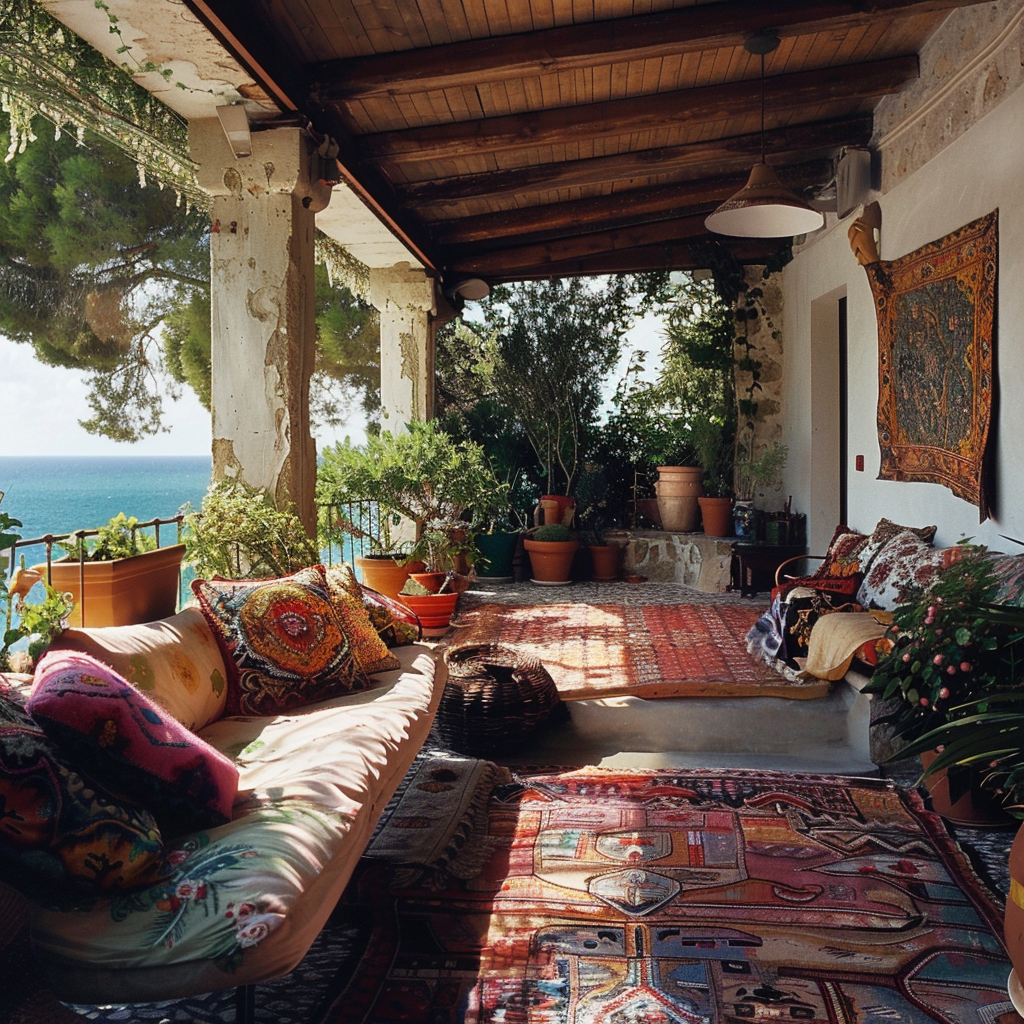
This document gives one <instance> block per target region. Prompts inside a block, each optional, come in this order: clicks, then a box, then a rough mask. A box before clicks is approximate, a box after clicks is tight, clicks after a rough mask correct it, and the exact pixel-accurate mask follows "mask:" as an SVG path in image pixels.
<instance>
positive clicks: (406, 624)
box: [359, 583, 423, 647]
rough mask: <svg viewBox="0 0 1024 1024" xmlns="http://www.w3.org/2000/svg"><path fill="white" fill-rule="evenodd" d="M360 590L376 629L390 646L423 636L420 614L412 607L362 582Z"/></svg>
mask: <svg viewBox="0 0 1024 1024" xmlns="http://www.w3.org/2000/svg"><path fill="white" fill-rule="evenodd" d="M359 590H360V592H361V593H362V595H363V604H364V605H366V610H367V611H368V612H369V614H370V621H371V622H372V623H373V626H374V629H376V630H377V632H378V633H379V634H380V638H381V639H382V640H383V641H384V643H385V644H387V645H388V647H401V646H402V645H403V644H412V643H415V642H416V641H417V640H419V639H420V638H421V637H422V636H423V629H422V627H421V626H420V620H419V616H418V615H417V614H416V613H415V612H414V611H413V610H412V609H411V608H409V607H407V606H406V605H404V604H402V602H401V601H396V600H395V599H394V598H392V597H387V596H386V595H384V594H379V593H378V592H377V591H376V590H371V589H370V588H369V587H367V586H365V585H364V584H362V583H360V584H359Z"/></svg>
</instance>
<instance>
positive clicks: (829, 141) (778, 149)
mask: <svg viewBox="0 0 1024 1024" xmlns="http://www.w3.org/2000/svg"><path fill="white" fill-rule="evenodd" d="M871 131H872V118H871V116H870V115H868V116H865V117H856V118H849V119H845V120H839V121H825V122H818V123H809V124H802V125H796V126H794V127H792V128H785V129H780V130H779V131H775V132H767V133H766V134H765V146H766V149H767V151H768V154H769V158H770V159H779V158H781V157H783V156H784V155H785V154H787V153H792V152H799V151H807V150H812V151H813V150H814V148H815V147H818V148H819V149H820V150H824V151H828V150H834V149H837V148H839V147H842V146H862V145H865V144H866V143H867V141H868V140H869V139H870V137H871ZM760 151H761V136H760V133H750V134H747V135H742V136H734V137H731V138H724V139H718V140H715V141H713V142H708V143H697V144H690V145H682V146H676V147H673V148H670V149H665V150H648V151H643V152H631V153H619V154H615V155H613V156H604V157H595V158H593V159H591V160H586V161H581V162H580V163H578V164H552V163H547V164H542V165H537V166H528V167H518V168H515V169H513V170H501V171H495V172H491V173H487V174H477V175H471V176H468V177H466V178H463V179H461V180H459V179H453V178H449V179H447V180H440V181H439V180H426V181H420V182H417V183H416V184H413V185H409V186H408V187H406V188H404V189H402V190H401V191H402V193H403V195H404V196H405V197H406V198H407V199H409V200H411V201H413V202H414V203H444V202H446V201H451V202H457V201H461V200H464V199H474V198H482V197H486V196H497V195H503V194H509V193H516V192H528V191H538V190H540V189H544V188H551V187H556V186H557V185H558V183H559V182H564V183H570V182H571V183H573V184H578V185H583V184H588V183H591V184H593V183H598V182H609V181H617V180H619V179H621V178H623V177H629V176H630V175H631V174H632V175H634V176H635V175H636V174H638V173H640V172H643V173H651V172H655V173H671V172H679V171H681V170H685V169H686V168H687V167H693V166H698V165H700V164H704V163H722V162H723V161H725V160H727V159H729V158H730V157H735V158H737V159H738V160H740V161H747V160H752V159H756V157H757V156H758V155H759V154H760Z"/></svg>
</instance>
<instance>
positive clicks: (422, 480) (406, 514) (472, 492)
mask: <svg viewBox="0 0 1024 1024" xmlns="http://www.w3.org/2000/svg"><path fill="white" fill-rule="evenodd" d="M493 481H494V474H493V473H492V472H491V469H490V466H489V465H488V463H487V460H486V458H485V456H484V450H483V448H482V447H481V446H480V445H478V444H475V443H473V442H472V441H455V440H454V439H453V438H452V437H451V436H450V435H449V434H447V433H445V431H443V430H441V429H440V428H439V427H438V426H437V425H436V423H435V422H433V421H430V422H426V423H412V424H410V426H409V429H408V431H407V432H404V433H400V434H390V433H382V434H380V435H377V436H374V435H371V436H370V437H368V438H367V439H366V443H365V444H362V445H352V444H349V443H347V442H346V443H344V444H340V443H339V444H336V445H334V446H332V447H330V448H328V449H327V450H326V451H325V452H324V455H323V459H322V461H321V463H320V467H319V470H318V472H317V502H318V504H320V505H324V506H330V507H332V508H334V509H337V510H339V512H338V518H337V519H335V520H334V522H332V523H330V524H328V526H327V527H325V528H324V534H325V539H326V540H328V541H336V540H338V539H339V536H340V535H344V534H348V535H352V536H355V537H358V538H360V539H363V540H366V541H367V542H368V543H369V544H370V546H371V549H372V550H373V551H374V552H375V553H378V554H391V553H394V551H395V548H394V540H395V536H394V533H393V529H394V528H395V527H397V526H398V525H399V524H400V523H401V522H402V520H403V519H406V520H408V521H409V522H410V523H411V524H412V528H413V529H412V533H413V537H412V539H411V541H409V542H407V543H406V545H405V546H404V547H403V549H402V553H403V554H404V555H406V556H407V557H414V556H415V557H419V556H420V555H422V554H424V553H425V554H427V555H430V554H431V551H433V552H438V551H439V550H440V546H441V545H440V540H439V539H438V536H437V535H438V534H443V535H447V537H448V538H449V551H451V550H452V547H453V546H456V545H458V546H461V547H463V548H464V547H465V545H466V544H470V545H471V543H472V535H471V534H472V531H471V529H470V524H469V523H468V522H467V521H466V520H467V516H468V515H469V513H470V510H471V509H472V508H473V507H474V505H475V503H477V502H478V501H479V500H480V497H481V495H482V494H484V493H485V492H486V489H487V488H488V487H489V486H490V485H491V484H492V483H493ZM360 501H373V502H376V504H377V507H378V509H379V512H380V516H379V527H378V528H377V529H376V530H374V529H373V527H372V526H365V525H360V524H358V523H356V522H355V521H354V519H353V517H351V516H349V515H348V514H346V511H345V510H346V509H347V508H348V507H349V506H351V505H353V504H354V503H356V502H360ZM427 533H430V534H431V535H433V539H426V540H425V539H424V538H425V535H426V534H427ZM445 558H447V555H445Z"/></svg>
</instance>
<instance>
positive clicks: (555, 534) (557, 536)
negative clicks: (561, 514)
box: [530, 523, 573, 541]
mask: <svg viewBox="0 0 1024 1024" xmlns="http://www.w3.org/2000/svg"><path fill="white" fill-rule="evenodd" d="M572 539H573V532H572V530H570V529H569V527H568V526H563V525H562V524H561V523H545V524H544V525H543V526H538V527H537V529H536V530H534V531H533V533H531V534H530V540H540V541H567V540H572Z"/></svg>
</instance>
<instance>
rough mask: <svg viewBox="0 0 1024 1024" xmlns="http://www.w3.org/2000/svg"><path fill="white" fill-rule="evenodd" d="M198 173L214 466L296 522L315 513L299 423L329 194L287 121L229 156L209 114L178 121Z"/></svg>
mask: <svg viewBox="0 0 1024 1024" xmlns="http://www.w3.org/2000/svg"><path fill="white" fill-rule="evenodd" d="M189 132H190V143H191V149H192V155H193V158H194V159H195V160H196V161H197V162H198V163H199V168H200V170H199V176H200V184H201V185H202V187H203V189H204V190H205V191H207V192H208V193H209V194H210V195H211V196H212V197H213V213H212V223H211V235H210V256H211V264H212V277H211V296H210V298H211V307H212V339H211V382H212V387H211V405H212V410H213V477H214V479H215V480H218V479H222V478H224V477H231V478H235V477H241V478H242V479H244V480H245V482H246V483H248V484H250V485H252V486H254V487H262V488H265V489H266V490H267V491H268V492H269V493H270V494H271V495H272V496H273V498H274V501H275V502H276V503H277V504H278V506H281V505H283V504H286V503H288V502H292V503H293V504H294V505H295V508H296V510H297V511H298V514H299V516H300V517H301V519H302V521H303V523H304V524H305V526H306V529H307V530H308V531H309V532H310V535H312V534H313V532H314V530H315V523H316V513H315V508H314V494H315V488H316V445H315V443H314V441H313V438H312V435H311V434H310V428H309V380H310V376H311V374H312V372H313V365H314V359H315V340H316V324H315V301H314V300H315V296H314V284H313V282H314V273H313V271H314V261H313V229H314V216H315V214H316V212H317V210H319V209H323V207H324V206H326V204H327V200H328V199H329V196H330V193H329V192H328V191H327V190H326V188H325V187H324V186H322V185H319V184H318V183H317V182H316V180H315V179H311V176H310V167H311V154H312V147H311V144H310V142H309V140H308V138H307V136H306V135H305V134H304V133H303V132H301V131H300V130H299V129H297V128H276V129H272V130H269V131H265V132H254V133H253V135H252V150H253V152H252V156H249V157H243V158H236V157H235V156H234V154H233V153H232V152H231V149H230V147H229V146H228V143H227V140H226V138H225V136H224V132H223V131H222V129H221V125H220V122H219V121H218V120H216V119H213V120H202V121H196V122H192V124H191V125H190V126H189Z"/></svg>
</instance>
